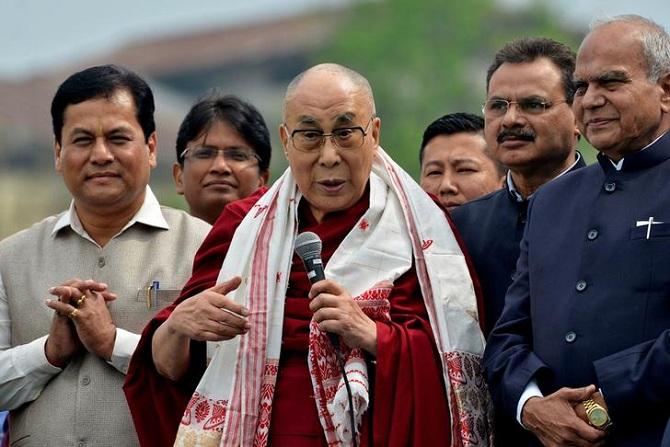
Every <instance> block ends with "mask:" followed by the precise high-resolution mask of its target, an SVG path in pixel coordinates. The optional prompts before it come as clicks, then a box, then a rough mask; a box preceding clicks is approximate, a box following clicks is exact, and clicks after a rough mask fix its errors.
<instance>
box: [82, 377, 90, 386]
mask: <svg viewBox="0 0 670 447" xmlns="http://www.w3.org/2000/svg"><path fill="white" fill-rule="evenodd" d="M90 383H91V378H90V377H88V376H84V378H83V379H81V384H82V385H83V386H88V385H89V384H90Z"/></svg>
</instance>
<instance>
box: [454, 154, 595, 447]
mask: <svg viewBox="0 0 670 447" xmlns="http://www.w3.org/2000/svg"><path fill="white" fill-rule="evenodd" d="M584 166H586V163H584V157H582V156H580V157H579V160H578V161H577V163H575V165H574V166H573V167H572V168H571V171H573V170H575V169H579V168H583V167H584ZM527 209H528V201H527V200H524V201H518V200H517V197H516V195H515V194H514V193H513V192H511V191H510V190H509V189H508V188H507V186H505V188H503V189H500V190H498V191H494V192H492V193H491V194H487V195H485V196H483V197H480V198H479V199H475V200H473V201H471V202H468V203H465V204H463V205H461V206H459V207H457V208H455V209H454V210H453V211H452V212H451V217H452V218H453V221H454V223H455V224H456V227H457V228H458V231H459V233H460V234H461V237H462V238H463V241H464V242H465V246H466V247H467V250H468V253H469V254H470V257H471V259H472V263H473V265H474V267H475V271H476V272H477V276H478V277H479V281H480V283H481V287H482V292H483V296H484V304H485V305H484V309H485V319H484V328H483V331H484V335H485V336H487V337H488V335H489V333H490V332H491V330H492V329H493V326H494V324H495V322H496V321H497V320H498V318H499V317H500V314H501V313H502V310H503V306H504V305H505V293H506V292H507V289H508V288H509V286H510V284H512V279H513V277H514V272H515V270H516V261H517V259H518V258H519V243H520V242H521V237H522V236H523V229H524V227H525V224H526V212H527ZM495 435H496V447H517V446H519V445H523V442H524V440H525V439H527V434H526V431H525V430H524V429H523V428H522V427H521V426H520V425H519V424H518V423H517V422H516V418H510V417H505V415H503V414H498V413H496V428H495Z"/></svg>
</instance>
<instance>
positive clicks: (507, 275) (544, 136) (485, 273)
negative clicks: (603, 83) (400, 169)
mask: <svg viewBox="0 0 670 447" xmlns="http://www.w3.org/2000/svg"><path fill="white" fill-rule="evenodd" d="M574 68H575V55H574V52H573V51H572V50H571V49H570V48H569V47H567V46H566V45H564V44H562V43H560V42H556V41H553V40H550V39H544V38H525V39H519V40H515V41H512V42H509V43H508V44H506V45H505V46H504V47H503V48H502V49H500V51H498V53H496V55H495V58H494V61H493V63H492V64H491V66H490V67H489V69H488V72H487V75H486V91H487V101H486V103H485V104H484V107H483V112H484V119H485V130H484V136H485V138H486V143H487V145H488V147H489V150H490V151H491V152H492V154H493V156H494V157H495V158H496V159H497V160H498V161H499V162H501V163H502V164H503V165H505V166H507V167H508V168H509V172H508V173H507V178H506V180H505V181H504V188H503V189H501V190H498V191H496V192H493V193H491V194H488V195H486V196H484V197H481V198H479V199H476V200H473V201H471V202H469V203H466V204H464V205H462V206H459V207H457V208H455V209H453V210H452V211H451V215H452V217H453V219H454V222H455V223H456V226H457V227H458V230H459V232H460V233H461V236H462V237H463V240H464V241H465V245H466V246H467V249H468V252H469V253H470V256H471V257H472V260H473V263H474V266H475V270H476V271H477V274H478V275H479V279H480V281H481V285H482V290H483V293H484V300H485V303H486V306H485V308H486V314H485V328H484V334H485V335H488V334H489V332H490V331H491V329H492V328H493V325H494V324H495V322H496V320H497V319H498V317H499V316H500V313H501V312H502V308H503V304H504V302H505V292H506V291H507V288H508V287H509V285H510V284H511V283H512V275H513V273H514V270H515V266H516V260H517V258H518V257H519V242H520V241H521V236H522V234H523V227H524V224H525V223H526V209H527V207H528V199H529V197H530V196H531V195H532V194H533V193H534V192H535V191H536V190H537V189H538V188H539V187H540V186H541V185H543V184H544V183H546V182H548V181H550V180H551V179H553V178H555V177H557V176H560V175H561V174H563V173H565V172H566V171H569V170H571V169H575V168H578V167H582V166H585V165H584V161H583V160H582V158H581V156H580V155H579V153H577V152H576V151H575V146H576V144H577V137H578V135H579V134H578V131H577V126H576V123H575V117H574V115H573V113H572V110H571V109H570V104H571V103H572V96H573V93H574V90H573V88H572V74H573V71H574Z"/></svg>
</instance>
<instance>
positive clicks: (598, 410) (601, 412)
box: [582, 399, 612, 431]
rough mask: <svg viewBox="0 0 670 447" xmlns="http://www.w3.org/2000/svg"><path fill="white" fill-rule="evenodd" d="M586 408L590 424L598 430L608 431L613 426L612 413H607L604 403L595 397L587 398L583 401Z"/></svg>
mask: <svg viewBox="0 0 670 447" xmlns="http://www.w3.org/2000/svg"><path fill="white" fill-rule="evenodd" d="M582 405H584V410H586V417H587V418H588V419H589V424H591V426H593V427H595V428H597V429H598V430H603V431H607V430H608V429H609V428H610V427H611V426H612V421H611V420H610V415H609V414H607V410H605V409H604V408H603V407H602V405H599V404H597V403H595V402H594V401H593V399H586V400H585V401H583V402H582Z"/></svg>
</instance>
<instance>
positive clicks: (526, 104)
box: [482, 98, 568, 118]
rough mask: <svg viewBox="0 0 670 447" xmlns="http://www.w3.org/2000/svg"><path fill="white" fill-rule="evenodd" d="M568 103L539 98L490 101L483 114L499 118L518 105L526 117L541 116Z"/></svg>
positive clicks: (484, 105) (483, 106) (484, 106)
mask: <svg viewBox="0 0 670 447" xmlns="http://www.w3.org/2000/svg"><path fill="white" fill-rule="evenodd" d="M564 102H568V101H567V100H566V99H561V100H558V101H549V100H545V99H539V98H522V99H520V100H518V101H508V100H507V99H489V100H488V101H486V102H485V103H484V104H483V105H482V113H483V114H484V116H487V117H489V118H499V117H501V116H504V115H505V114H506V113H507V112H508V111H509V109H510V107H512V104H516V105H517V108H518V110H519V111H520V112H521V113H524V114H526V115H540V114H542V113H544V112H545V110H547V109H549V108H551V107H552V106H554V105H556V104H561V103H564Z"/></svg>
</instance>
